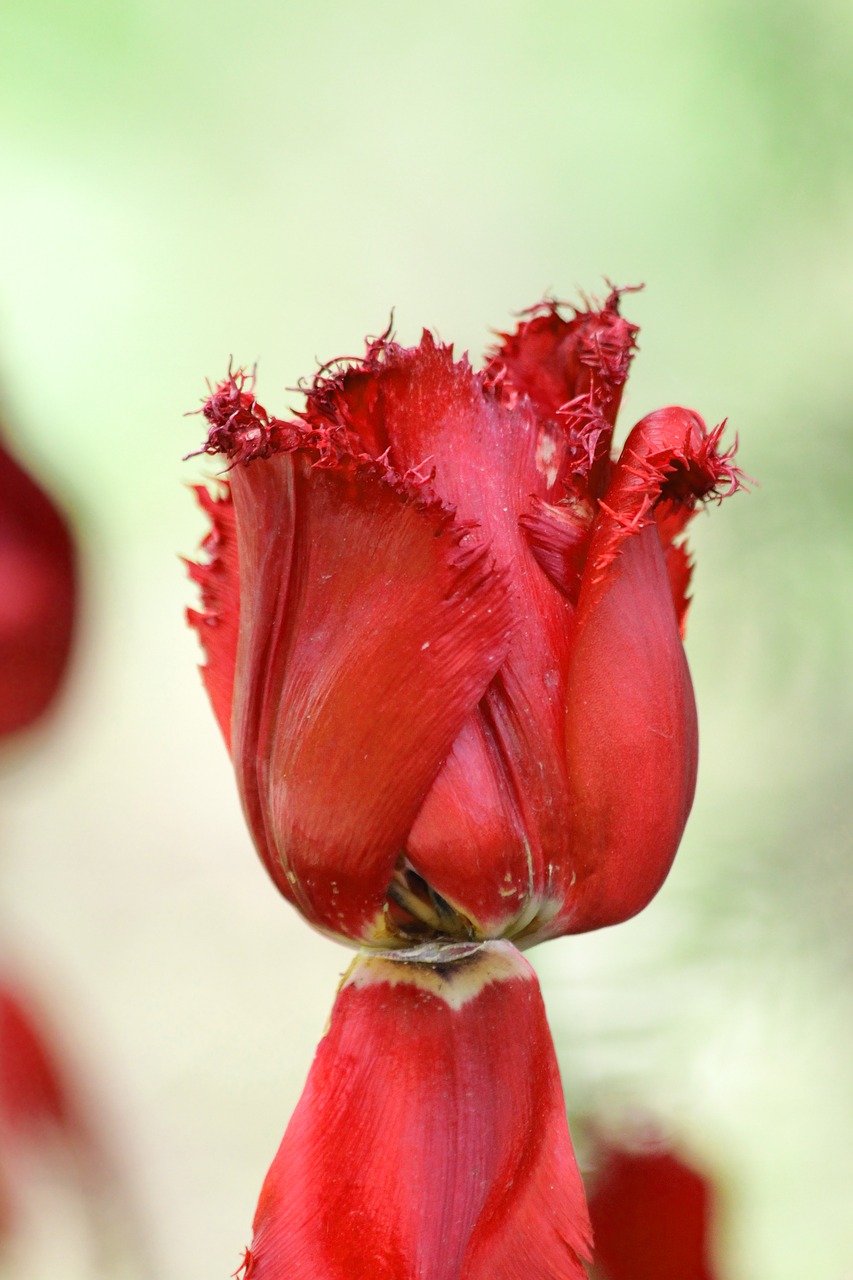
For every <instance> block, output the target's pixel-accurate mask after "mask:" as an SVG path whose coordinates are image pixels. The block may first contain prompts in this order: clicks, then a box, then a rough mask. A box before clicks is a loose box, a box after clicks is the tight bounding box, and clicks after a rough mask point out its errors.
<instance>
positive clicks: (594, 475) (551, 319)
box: [487, 289, 639, 498]
mask: <svg viewBox="0 0 853 1280" xmlns="http://www.w3.org/2000/svg"><path fill="white" fill-rule="evenodd" d="M622 292H624V290H619V289H613V290H612V291H611V293H610V295H609V297H608V298H607V300H606V302H605V303H604V305H603V306H602V307H600V308H598V309H595V308H590V309H589V310H587V311H577V310H575V311H574V314H573V315H572V317H571V319H569V320H566V319H564V318H563V316H562V315H561V314H560V311H561V307H560V304H559V303H556V302H551V301H546V302H544V303H541V304H540V305H539V306H537V307H533V308H531V311H530V312H528V313H527V314H528V315H529V316H530V318H529V319H526V320H524V321H523V322H522V323H521V324H520V325H519V327H518V329H517V330H516V332H515V333H513V334H508V333H503V334H500V335H499V336H500V338H501V343H500V345H499V346H498V347H497V349H496V350H495V351H494V353H493V354H492V356H491V360H490V363H489V366H488V370H487V377H488V378H489V379H490V380H491V381H493V382H494V383H495V384H496V385H497V386H498V387H499V388H500V390H501V391H502V393H503V395H504V396H505V397H508V398H512V397H514V396H516V395H524V396H528V397H529V398H530V400H531V402H532V404H533V406H534V408H535V410H536V413H537V415H538V416H539V418H540V419H541V420H543V421H544V422H551V423H555V424H559V427H560V433H559V436H561V437H562V441H563V443H562V446H561V454H562V458H561V460H560V464H559V466H558V468H557V469H556V470H555V473H554V483H553V488H552V492H554V493H556V494H557V495H558V496H559V495H560V492H561V489H562V485H563V483H564V482H565V481H567V480H568V479H569V477H570V476H571V475H572V474H575V473H577V472H579V471H580V472H582V473H583V474H584V475H585V477H586V481H585V490H584V491H585V493H586V494H588V495H590V496H592V497H593V498H595V497H598V496H599V495H600V494H601V493H603V491H604V486H605V485H606V482H607V477H608V472H609V453H610V440H611V437H612V435H613V426H614V423H615V421H616V415H617V413H618V411H619V404H620V401H621V399H622V389H623V387H624V385H625V381H626V379H627V377H628V369H629V367H630V364H631V357H632V355H633V352H634V350H635V348H636V338H637V333H638V332H639V330H638V328H637V326H636V325H633V324H630V323H629V322H628V321H627V320H625V319H624V318H623V317H622V316H621V315H620V314H619V299H620V296H621V293H622ZM552 438H559V437H552Z"/></svg>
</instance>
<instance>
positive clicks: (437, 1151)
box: [247, 943, 589, 1280]
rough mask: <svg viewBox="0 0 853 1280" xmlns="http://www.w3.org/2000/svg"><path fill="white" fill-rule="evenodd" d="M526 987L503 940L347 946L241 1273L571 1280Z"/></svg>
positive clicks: (573, 1250) (585, 1235) (526, 978)
mask: <svg viewBox="0 0 853 1280" xmlns="http://www.w3.org/2000/svg"><path fill="white" fill-rule="evenodd" d="M588 1245H589V1232H588V1223H587V1217H586V1207H585V1204H584V1193H583V1187H582V1185H581V1181H580V1177H579V1175H578V1171H577V1166H576V1164H575V1159H574V1155H573V1152H572V1148H571V1141H570V1138H569V1131H568V1126H567V1124H566V1114H565V1106H564V1103H563V1095H562V1089H561V1086H560V1077H559V1073H558V1070H557V1063H556V1059H555V1057H554V1049H553V1045H552V1042H551V1037H550V1033H549V1031H548V1026H547V1023H546V1020H545V1012H544V1008H543V1005H542V998H541V996H540V994H539V988H538V984H537V982H536V978H535V975H534V973H533V971H532V969H531V968H530V967H529V965H528V964H527V963H526V962H525V961H524V960H523V959H522V958H521V956H519V954H518V953H517V952H516V951H515V950H514V948H513V947H511V946H510V945H509V944H508V943H492V944H487V945H486V946H485V947H483V948H480V949H479V950H476V951H475V952H474V953H473V954H472V955H470V956H469V957H468V958H466V959H456V960H453V961H452V962H450V963H437V964H435V965H431V964H427V963H410V962H406V961H401V960H391V959H384V958H373V959H366V958H364V957H359V959H358V960H357V961H356V962H355V964H354V966H353V968H352V970H351V971H350V975H349V977H348V979H347V981H346V982H345V984H344V986H343V988H342V990H341V992H340V994H339V996H338V999H337V1002H336V1004H335V1008H334V1010H333V1013H332V1020H331V1025H330V1028H329V1031H328V1034H327V1035H326V1037H325V1039H324V1040H323V1042H322V1043H321V1045H320V1047H319V1049H318V1051H317V1056H316V1058H315V1060H314V1065H313V1067H312V1068H311V1073H310V1075H309V1077H308V1083H307V1085H306V1088H305V1092H304V1094H303V1096H302V1099H301V1101H300V1103H299V1105H298V1107H297V1109H296V1112H295V1113H294V1116H293V1119H292V1120H291V1122H290V1125H289V1127H288V1130H287V1133H286V1134H285V1137H284V1140H283V1142H282V1144H281V1147H280V1148H279V1151H278V1154H277V1155H276V1158H275V1160H274V1162H273V1165H272V1168H271V1169H270V1171H269V1174H268V1175H267V1179H266V1182H265V1184H264V1188H263V1191H262V1192H261V1198H260V1202H259V1204H258V1210H257V1214H256V1217H255V1238H254V1240H253V1242H252V1246H251V1250H250V1251H249V1255H248V1260H247V1261H248V1266H247V1274H248V1276H250V1277H251V1280H317V1277H320V1276H322V1277H323V1278H324V1280H495V1278H496V1277H501V1280H583V1277H584V1270H583V1266H582V1264H581V1261H580V1258H581V1257H588Z"/></svg>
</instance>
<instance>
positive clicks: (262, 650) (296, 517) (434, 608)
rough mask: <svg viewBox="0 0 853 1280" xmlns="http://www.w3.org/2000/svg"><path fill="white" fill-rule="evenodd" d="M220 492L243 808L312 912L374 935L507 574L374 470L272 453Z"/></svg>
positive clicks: (275, 865) (498, 638)
mask: <svg viewBox="0 0 853 1280" xmlns="http://www.w3.org/2000/svg"><path fill="white" fill-rule="evenodd" d="M232 492H233V495H234V504H235V510H236V517H237V529H238V535H239V547H240V581H241V606H240V607H241V624H240V625H241V634H240V648H239V655H238V664H237V678H236V688H235V707H234V721H233V725H234V729H233V732H234V738H233V755H234V760H235V764H236V766H237V771H238V778H239V781H240V785H241V791H242V795H243V801H244V805H245V808H246V812H247V815H248V817H249V820H250V823H251V826H252V829H253V833H254V835H255V839H256V842H257V844H258V847H259V849H260V851H261V854H262V856H263V858H264V860H265V862H266V864H267V866H268V867H269V869H270V871H271V873H272V875H273V877H274V878H275V880H276V882H277V884H278V885H279V886H280V887H281V888H282V890H283V891H284V892H285V893H286V894H287V895H288V896H290V897H292V898H295V900H296V901H297V902H298V904H299V906H300V908H301V909H302V911H303V912H304V913H305V914H306V915H307V916H308V918H309V919H311V920H312V921H313V922H315V923H316V924H318V925H320V926H321V927H323V928H326V929H329V930H333V931H335V932H339V933H343V934H345V935H347V936H349V937H353V938H360V937H365V936H375V933H376V930H377V928H379V927H380V926H379V924H378V922H377V916H378V913H379V912H380V911H381V907H382V903H383V900H384V897H385V893H386V890H387V888H388V884H389V881H390V879H391V875H392V871H393V867H394V863H395V862H396V860H397V857H398V854H399V852H400V850H401V849H402V848H403V845H404V842H405V838H406V836H407V834H408V830H409V827H410V826H411V823H412V822H413V820H414V818H415V815H416V813H417V811H418V808H419V807H420V805H421V803H422V801H423V798H424V795H425V794H426V791H427V789H428V788H429V785H430V783H431V782H432V780H433V778H434V776H435V774H436V772H437V771H438V768H439V766H440V764H441V761H442V759H443V757H444V756H446V754H447V752H448V751H449V750H450V747H451V745H452V743H453V740H454V738H455V737H456V735H457V734H458V733H459V731H460V729H461V727H462V725H463V723H464V722H465V719H466V718H467V717H468V715H470V713H471V711H472V709H473V707H474V706H475V705H476V703H477V701H478V700H479V698H480V697H481V696H482V694H483V691H484V689H485V687H486V685H487V684H488V683H489V681H490V680H491V678H492V676H493V675H494V673H495V671H496V670H497V669H498V667H499V666H500V664H501V662H502V661H503V658H504V655H505V653H506V645H507V643H508V635H509V631H510V628H511V625H512V614H511V607H510V603H509V600H508V596H507V592H506V584H505V582H504V581H503V580H502V578H501V576H500V575H498V574H497V573H496V572H495V570H494V568H493V567H492V565H491V560H490V556H489V553H488V549H487V547H486V546H485V545H484V544H483V543H482V542H481V541H478V540H477V539H476V538H475V537H474V536H473V534H472V533H470V532H469V533H465V532H464V531H462V530H460V528H459V527H458V525H457V524H456V523H455V522H454V521H453V519H452V518H451V516H450V515H449V513H448V512H447V510H446V509H444V508H443V507H441V505H440V504H438V503H436V502H434V501H429V500H428V499H427V498H426V497H425V496H424V494H423V493H421V492H418V490H417V489H415V488H413V487H411V486H409V487H408V488H407V487H406V486H404V485H402V484H401V483H399V482H394V481H393V480H392V479H391V478H389V475H388V473H387V472H386V471H385V470H384V469H383V468H382V467H381V466H379V465H374V464H370V465H361V466H357V465H355V464H354V463H353V464H351V465H342V466H340V467H337V468H335V467H322V466H318V465H313V466H312V464H311V460H310V456H309V455H308V454H307V453H306V452H305V451H304V450H300V452H298V453H296V454H294V455H290V454H285V453H282V454H278V455H276V456H273V457H269V458H268V459H266V460H262V459H257V460H255V461H254V462H252V463H251V464H250V465H248V466H246V467H238V468H237V469H236V470H235V471H234V472H232ZM377 780H379V785H377Z"/></svg>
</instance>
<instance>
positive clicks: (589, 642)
mask: <svg viewBox="0 0 853 1280" xmlns="http://www.w3.org/2000/svg"><path fill="white" fill-rule="evenodd" d="M719 435H720V433H719V430H717V431H714V432H711V433H708V432H707V431H706V429H705V426H704V424H703V423H702V420H701V419H700V418H699V417H698V416H697V415H696V414H694V413H691V412H690V411H689V410H686V409H664V410H661V411H660V412H659V413H654V414H650V415H649V417H647V418H645V419H643V421H642V422H641V423H639V424H638V426H636V427H635V428H634V430H633V431H632V432H631V434H630V436H629V437H628V440H627V442H626V444H625V448H624V449H623V451H622V456H621V458H620V460H619V463H618V465H617V466H616V468H615V470H614V473H613V479H612V481H611V484H610V487H609V489H608V491H607V495H606V497H605V498H604V499H602V501H601V513H600V515H599V517H598V519H597V520H596V523H595V526H594V529H593V535H592V541H591V545H590V550H589V555H588V559H587V565H586V569H585V571H584V577H583V585H582V588H581V595H580V600H579V603H578V610H577V614H576V629H575V634H574V639H573V643H572V663H571V669H570V672H569V680H568V686H567V708H568V710H567V719H566V741H567V750H568V753H569V761H570V766H569V767H570V774H571V779H572V836H573V843H574V856H573V859H572V861H571V863H570V864H567V865H565V866H564V867H562V868H561V874H563V875H564V876H566V875H567V873H570V878H569V879H568V882H567V883H566V886H565V888H566V900H567V907H566V911H565V913H564V914H563V916H562V917H561V921H560V927H561V928H563V929H565V930H566V931H571V932H578V931H581V930H585V929H594V928H600V927H601V926H603V925H608V924H615V923H617V922H618V921H620V920H624V919H627V918H628V917H629V916H632V915H634V914H635V913H636V912H638V911H640V910H641V909H642V908H643V907H644V906H645V905H646V903H647V902H649V900H650V899H651V898H652V897H653V896H654V894H655V893H656V892H657V890H658V889H659V888H660V886H661V884H662V883H663V881H664V879H665V877H666V874H667V872H668V871H669V868H670V866H671V864H672V859H673V858H674V856H675V852H676V850H677V848H678V844H679V841H680V839H681V835H682V832H683V830H684V826H685V823H686V822H687V817H688V815H689V812H690V807H691V805H692V802H693V792H694V789H695V785H696V763H697V752H698V738H697V724H696V707H695V702H694V698H693V687H692V683H691V680H690V673H689V671H688V668H687V661H686V659H685V656H684V650H683V647H682V643H681V635H680V630H679V619H678V616H677V614H676V609H675V605H674V602H673V589H672V584H671V580H670V576H669V573H668V569H667V563H666V561H665V558H664V551H663V548H662V546H661V539H660V536H659V532H658V526H657V523H656V521H655V516H654V509H655V504H656V503H658V502H659V501H660V500H661V499H663V500H665V501H668V502H673V503H678V504H680V505H681V506H682V507H683V508H684V509H685V510H686V511H687V512H692V510H693V507H694V506H695V504H696V502H697V501H699V499H700V498H703V497H709V496H718V494H719V491H720V488H721V486H727V487H728V489H729V490H731V489H732V488H733V487H736V485H737V483H738V476H737V473H736V472H735V471H734V469H733V468H732V466H731V455H730V454H728V455H727V454H720V453H719V451H718V449H717V445H718V443H719ZM676 568H677V566H676ZM676 586H677V583H676ZM682 599H683V596H682Z"/></svg>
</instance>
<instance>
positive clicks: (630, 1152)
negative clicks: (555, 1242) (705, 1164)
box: [589, 1141, 715, 1280]
mask: <svg viewBox="0 0 853 1280" xmlns="http://www.w3.org/2000/svg"><path fill="white" fill-rule="evenodd" d="M596 1164H597V1166H598V1167H597V1170H596V1173H595V1175H594V1178H593V1179H592V1183H591V1186H592V1189H591V1192H590V1197H589V1212H590V1217H591V1219H592V1225H593V1229H594V1231H595V1263H596V1265H595V1268H594V1270H593V1276H594V1277H595V1280H714V1275H715V1272H714V1270H713V1268H712V1266H711V1261H710V1256H711V1248H710V1232H711V1221H712V1216H713V1210H714V1190H713V1187H712V1184H711V1183H710V1181H709V1180H708V1178H707V1177H705V1175H704V1174H702V1173H700V1172H699V1170H698V1169H696V1168H694V1167H693V1166H692V1165H690V1164H688V1163H687V1161H686V1160H685V1159H684V1158H683V1157H682V1156H680V1155H679V1154H678V1153H677V1152H676V1151H675V1150H673V1149H672V1148H671V1147H670V1146H669V1145H668V1144H664V1143H661V1142H659V1141H658V1142H654V1143H651V1142H646V1143H642V1144H635V1145H632V1146H627V1145H624V1146H623V1145H614V1144H613V1143H602V1144H600V1145H599V1148H598V1151H597V1153H596Z"/></svg>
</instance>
